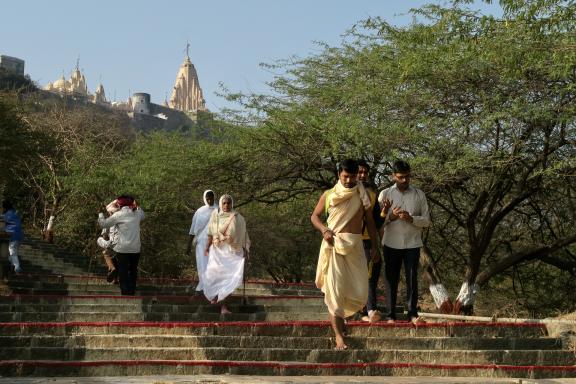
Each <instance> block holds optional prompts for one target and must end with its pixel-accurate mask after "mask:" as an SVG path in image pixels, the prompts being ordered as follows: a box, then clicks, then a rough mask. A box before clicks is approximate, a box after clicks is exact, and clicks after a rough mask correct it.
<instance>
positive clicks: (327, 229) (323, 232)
mask: <svg viewBox="0 0 576 384" xmlns="http://www.w3.org/2000/svg"><path fill="white" fill-rule="evenodd" d="M326 232H332V230H331V229H330V228H326V229H325V230H323V231H322V236H324V234H325V233H326Z"/></svg>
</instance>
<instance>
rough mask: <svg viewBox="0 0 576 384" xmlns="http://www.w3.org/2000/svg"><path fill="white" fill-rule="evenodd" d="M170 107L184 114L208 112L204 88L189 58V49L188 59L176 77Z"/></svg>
mask: <svg viewBox="0 0 576 384" xmlns="http://www.w3.org/2000/svg"><path fill="white" fill-rule="evenodd" d="M169 106H170V108H173V109H177V110H179V111H182V112H197V111H206V110H207V109H206V102H205V100H204V96H203V95H202V88H200V83H199V82H198V74H197V73H196V69H195V68H194V64H192V62H191V61H190V56H188V47H187V48H186V59H185V60H184V63H183V64H182V65H181V66H180V70H179V71H178V74H177V75H176V83H175V84H174V89H173V90H172V96H171V97H170V104H169Z"/></svg>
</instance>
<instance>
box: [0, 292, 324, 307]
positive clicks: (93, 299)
mask: <svg viewBox="0 0 576 384" xmlns="http://www.w3.org/2000/svg"><path fill="white" fill-rule="evenodd" d="M158 303H161V304H174V305H176V304H179V305H182V304H190V303H200V304H204V305H205V304H206V298H205V297H204V296H198V295H197V296H189V295H172V296H169V295H150V296H118V295H40V294H38V295H30V294H25V295H21V294H17V295H7V296H0V304H9V305H17V304H23V305H27V304H57V305H66V304H68V305H77V304H92V305H107V304H116V305H121V304H126V305H127V306H133V305H140V306H144V305H155V304H158ZM226 303H228V304H248V305H267V304H272V305H277V306H291V307H293V306H295V307H301V306H308V305H313V306H319V305H323V303H324V298H322V297H319V296H271V295H264V296H246V297H244V296H239V295H232V296H229V297H228V298H226Z"/></svg>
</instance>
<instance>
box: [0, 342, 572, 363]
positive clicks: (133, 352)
mask: <svg viewBox="0 0 576 384" xmlns="http://www.w3.org/2000/svg"><path fill="white" fill-rule="evenodd" d="M11 359H16V360H62V361H70V360H89V361H100V360H135V361H138V360H220V361H224V360H225V361H268V362H305V363H346V364H352V363H366V362H380V363H403V362H406V361H410V362H414V363H433V364H451V363H454V362H455V361H458V362H459V364H468V365H473V364H481V365H487V364H496V365H524V366H530V365H539V366H545V365H549V366H550V365H551V366H556V365H574V362H575V360H576V358H575V356H574V353H572V352H570V351H564V350H399V349H394V350H365V349H348V350H345V351H335V350H334V349H333V348H329V349H316V348H314V349H307V348H302V347H298V348H294V349H291V348H283V347H282V348H280V347H278V348H272V347H266V348H263V347H262V348H247V347H241V348H229V347H208V346H200V347H142V346H137V347H135V346H129V347H123V348H120V347H114V348H112V347H105V348H97V347H86V346H77V347H22V348H18V347H2V348H0V360H11Z"/></svg>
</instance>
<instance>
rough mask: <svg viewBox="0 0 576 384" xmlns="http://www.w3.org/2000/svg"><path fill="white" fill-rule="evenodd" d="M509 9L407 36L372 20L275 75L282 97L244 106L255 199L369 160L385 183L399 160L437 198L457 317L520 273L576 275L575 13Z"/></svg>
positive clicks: (448, 14) (439, 15) (436, 245)
mask: <svg viewBox="0 0 576 384" xmlns="http://www.w3.org/2000/svg"><path fill="white" fill-rule="evenodd" d="M503 5H504V7H505V14H504V16H503V18H501V19H497V18H495V17H493V16H482V15H479V14H477V13H475V12H471V11H469V10H467V9H466V8H464V7H462V6H461V5H460V2H456V3H455V4H454V5H453V6H452V7H449V8H443V7H440V6H434V5H432V6H426V7H423V8H421V9H418V10H414V11H413V12H414V15H415V17H416V21H415V22H414V23H413V24H411V25H410V26H408V27H402V28H399V27H394V26H392V25H390V24H388V23H386V22H384V21H383V20H380V19H378V18H370V19H367V20H365V21H364V22H363V23H360V24H359V25H358V26H357V27H356V28H355V29H353V30H352V31H351V33H350V35H349V39H351V41H350V40H348V41H344V43H343V45H342V47H340V48H332V47H325V49H324V51H323V52H322V53H321V54H319V55H316V56H313V57H310V58H305V59H300V60H294V61H291V62H288V63H283V64H282V63H281V64H280V65H279V66H270V68H271V69H273V70H284V73H283V74H280V75H278V77H277V78H276V80H275V81H274V82H273V83H272V84H271V86H272V89H273V90H274V91H275V93H276V95H275V96H270V97H265V96H259V95H248V96H243V95H233V96H232V98H235V99H236V100H239V101H240V102H241V103H243V105H244V106H246V107H248V108H252V110H253V111H254V113H253V114H251V115H247V116H246V115H245V117H246V118H247V119H248V121H249V122H252V123H253V124H254V125H256V126H257V127H259V128H258V129H255V130H254V131H253V133H252V135H253V137H252V139H251V140H250V149H248V146H247V145H246V154H247V156H246V157H247V158H249V159H252V160H256V159H264V162H265V164H266V165H265V167H258V162H256V161H249V164H248V165H247V167H250V166H251V164H255V165H254V167H255V168H254V169H252V170H251V171H250V172H247V176H246V177H247V178H248V180H249V182H251V183H254V184H255V185H257V186H260V188H256V191H257V192H255V194H254V196H253V197H254V199H257V200H260V201H283V200H285V199H289V198H293V197H294V196H297V195H298V194H309V193H310V192H311V191H315V190H318V189H322V188H325V187H327V186H328V185H330V184H331V183H332V180H333V174H332V172H330V170H332V169H334V164H335V162H336V161H337V159H339V158H342V157H354V156H355V157H364V158H367V159H368V160H370V161H371V162H372V163H373V164H374V165H375V166H374V169H375V170H376V174H375V177H376V180H377V181H379V182H380V184H386V183H387V178H386V174H388V172H389V161H390V160H392V159H393V158H394V157H402V158H405V159H408V160H409V161H410V162H411V163H412V165H413V168H414V169H415V172H416V173H417V174H416V176H417V179H416V182H417V183H419V184H420V186H421V187H422V188H423V189H424V190H425V191H426V193H427V195H428V196H429V200H430V203H431V206H432V212H433V215H434V222H435V225H434V227H433V228H432V229H431V231H430V232H429V234H428V236H427V243H428V246H429V248H430V250H431V252H432V255H436V256H435V257H434V258H435V259H436V260H434V261H435V264H436V265H438V266H439V268H441V269H443V270H445V271H450V272H451V273H456V274H460V276H462V275H464V278H463V280H464V283H463V285H462V288H461V292H460V294H459V295H458V297H457V300H456V309H457V310H458V311H471V310H472V305H473V303H474V299H475V296H476V293H477V292H478V289H479V287H481V286H486V285H487V284H488V282H489V281H490V280H491V279H492V278H494V277H495V276H498V275H500V274H503V273H504V272H506V271H507V270H508V269H510V268H522V267H524V266H527V267H528V266H529V265H530V264H531V263H534V262H536V261H538V262H544V263H547V264H549V265H551V266H554V267H555V268H558V269H559V270H560V271H567V272H569V273H570V274H572V276H573V273H574V267H575V262H576V258H575V257H574V254H573V252H572V251H571V244H574V243H576V232H575V230H574V228H573V226H572V225H570V224H569V223H573V222H574V219H576V217H574V210H571V209H570V208H571V207H570V206H571V205H572V204H573V196H574V187H575V182H574V174H575V172H574V169H575V165H576V160H575V159H576V157H575V155H576V153H575V148H576V146H575V145H574V144H575V139H576V132H575V128H574V127H575V110H574V108H575V107H574V105H575V104H574V97H575V93H574V90H575V70H574V69H575V68H576V54H575V53H574V52H575V51H574V49H573V48H574V46H575V43H576V41H575V35H574V33H573V31H574V29H575V27H576V25H575V23H576V18H575V17H574V14H575V10H576V5H574V4H573V3H571V2H564V1H545V2H512V1H507V2H503ZM250 120H252V121H250ZM243 158H244V157H243ZM256 168H259V169H260V172H259V171H258V170H257V169H256ZM255 175H256V176H255ZM383 186H385V185H383ZM558 202H562V206H559V204H558ZM565 207H566V208H565Z"/></svg>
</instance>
